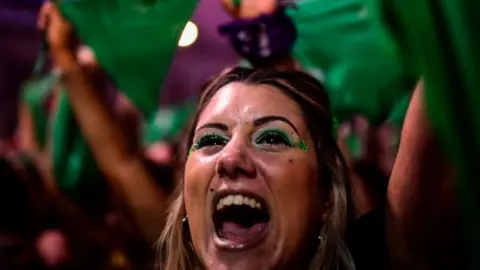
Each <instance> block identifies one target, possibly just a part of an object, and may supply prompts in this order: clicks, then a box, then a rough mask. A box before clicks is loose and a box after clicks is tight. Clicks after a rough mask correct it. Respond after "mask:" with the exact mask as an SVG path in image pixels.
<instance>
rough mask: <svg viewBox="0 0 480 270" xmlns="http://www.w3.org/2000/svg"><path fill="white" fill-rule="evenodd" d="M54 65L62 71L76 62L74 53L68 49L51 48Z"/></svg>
mask: <svg viewBox="0 0 480 270" xmlns="http://www.w3.org/2000/svg"><path fill="white" fill-rule="evenodd" d="M52 58H53V60H54V61H55V66H56V67H58V68H59V69H60V70H62V71H67V70H69V69H71V68H72V67H74V66H75V65H76V64H77V60H76V59H75V55H74V54H73V53H72V52H71V51H69V50H63V49H62V50H52Z"/></svg>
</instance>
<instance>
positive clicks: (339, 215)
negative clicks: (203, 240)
mask: <svg viewBox="0 0 480 270" xmlns="http://www.w3.org/2000/svg"><path fill="white" fill-rule="evenodd" d="M231 82H243V83H246V84H252V85H258V84H268V85H271V86H274V87H276V88H278V89H279V90H280V91H282V92H283V93H285V94H286V95H288V96H289V97H291V98H292V100H294V101H295V102H296V103H297V104H298V105H299V106H300V108H301V109H302V111H303V113H304V118H305V121H306V122H307V126H308V128H309V130H310V133H311V135H312V138H314V140H316V151H317V157H318V165H319V166H323V169H322V170H321V171H322V173H321V174H322V175H320V176H319V181H321V183H320V185H321V187H322V193H324V194H325V195H326V196H323V197H325V198H326V199H325V200H326V202H325V203H326V205H328V207H327V209H328V210H327V213H326V219H325V220H324V222H323V224H322V226H321V228H319V233H320V237H321V238H322V240H321V241H320V242H319V245H318V247H317V249H316V252H315V254H314V256H313V258H312V259H311V261H310V263H309V266H308V268H307V269H308V270H332V269H342V270H353V269H355V266H354V263H353V260H352V257H351V255H350V252H349V251H348V249H347V247H346V245H345V243H344V241H343V239H344V236H345V230H346V225H347V219H348V217H349V214H348V210H349V204H350V203H349V192H348V188H347V183H348V181H347V180H348V179H347V173H346V166H345V162H344V159H343V157H342V154H341V152H340V150H339V148H338V146H337V144H336V141H335V138H334V136H333V132H332V130H333V129H332V126H333V122H332V117H331V115H330V112H329V110H330V108H329V106H330V104H329V101H328V96H327V94H326V93H325V91H324V89H323V86H322V85H321V84H320V83H319V82H318V81H317V80H315V79H314V78H313V77H311V76H309V75H307V74H305V73H303V72H299V71H276V70H270V71H264V70H258V71H255V70H252V69H249V68H234V69H229V70H226V71H224V72H223V73H222V74H220V75H219V76H217V77H216V78H215V79H213V80H211V81H210V82H209V83H208V84H207V85H206V86H205V87H204V90H203V92H202V95H201V97H200V100H199V102H198V106H197V112H196V115H195V117H194V118H193V119H192V123H191V125H190V127H189V130H188V132H187V133H186V134H185V135H186V136H185V138H184V140H183V144H182V148H183V149H182V151H181V152H180V154H181V155H182V156H181V160H182V161H183V163H182V164H185V162H186V159H187V157H188V150H189V146H190V145H191V144H192V138H193V135H194V134H193V133H194V129H195V125H196V122H197V120H198V117H199V114H200V113H201V112H202V111H203V109H204V108H205V107H206V105H207V104H208V102H209V101H210V99H211V98H212V97H213V95H214V94H215V93H216V92H217V91H218V90H219V89H220V88H222V87H223V86H225V85H226V84H229V83H231ZM320 148H321V151H320ZM183 169H184V168H181V170H179V175H178V176H179V177H178V179H179V181H178V183H177V189H176V191H175V192H176V193H175V195H174V198H175V199H174V200H173V201H172V204H171V207H170V209H169V214H168V217H167V221H166V225H165V227H164V230H163V233H162V235H161V237H160V239H159V243H158V244H159V253H160V260H159V263H160V265H161V266H160V269H163V270H197V269H199V270H200V269H204V267H203V266H202V264H201V261H200V259H199V258H198V257H197V255H196V253H195V251H194V248H193V244H192V243H191V240H190V238H189V235H188V234H189V230H188V228H185V227H184V226H186V225H185V223H184V222H183V219H184V217H185V216H186V210H185V200H184V194H183V173H184V170H183Z"/></svg>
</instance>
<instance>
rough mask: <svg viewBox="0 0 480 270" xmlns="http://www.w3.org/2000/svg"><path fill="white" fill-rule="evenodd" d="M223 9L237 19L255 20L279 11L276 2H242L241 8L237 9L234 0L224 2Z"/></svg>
mask: <svg viewBox="0 0 480 270" xmlns="http://www.w3.org/2000/svg"><path fill="white" fill-rule="evenodd" d="M222 4H223V7H224V8H225V9H226V10H227V11H228V13H230V14H231V15H232V16H233V17H235V18H242V19H253V18H256V17H258V16H260V15H262V14H270V13H273V12H274V11H275V10H276V9H277V1H276V0H262V1H257V0H242V1H240V8H237V7H235V4H234V1H233V0H222Z"/></svg>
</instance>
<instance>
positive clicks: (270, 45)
mask: <svg viewBox="0 0 480 270" xmlns="http://www.w3.org/2000/svg"><path fill="white" fill-rule="evenodd" d="M219 32H220V34H222V35H224V36H226V37H228V39H229V40H230V43H231V45H232V46H233V48H234V49H235V51H237V53H239V54H240V55H242V56H243V57H245V58H246V59H247V60H249V61H251V62H254V63H255V62H258V61H261V60H262V59H269V58H274V57H277V56H284V55H288V54H289V53H290V51H291V50H292V49H293V45H294V43H295V40H296V39H297V30H296V28H295V25H294V24H293V22H292V20H291V19H290V17H288V16H287V14H285V9H283V8H282V9H279V10H278V11H277V12H275V13H274V14H271V15H262V16H260V17H258V18H255V19H251V20H244V19H238V20H234V21H233V22H230V23H228V24H224V25H221V26H220V28H219Z"/></svg>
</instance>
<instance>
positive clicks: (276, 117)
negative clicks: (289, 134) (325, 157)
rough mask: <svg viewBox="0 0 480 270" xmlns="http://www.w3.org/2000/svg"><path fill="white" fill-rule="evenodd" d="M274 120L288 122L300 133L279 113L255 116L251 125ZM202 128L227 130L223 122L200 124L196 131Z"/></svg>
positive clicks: (293, 126) (291, 125) (293, 127)
mask: <svg viewBox="0 0 480 270" xmlns="http://www.w3.org/2000/svg"><path fill="white" fill-rule="evenodd" d="M274 121H281V122H284V123H286V124H288V125H289V126H290V127H292V129H293V130H294V131H295V132H296V133H297V134H300V133H299V132H298V130H297V128H296V127H295V125H293V124H292V122H290V120H288V119H287V118H286V117H283V116H279V115H268V116H264V117H260V118H257V119H255V120H254V121H253V125H254V126H261V125H265V124H266V123H269V122H274ZM204 128H215V129H220V130H223V131H227V130H228V126H227V125H225V124H222V123H206V124H205V125H202V126H201V127H199V128H198V129H197V131H198V130H201V129H204Z"/></svg>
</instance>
